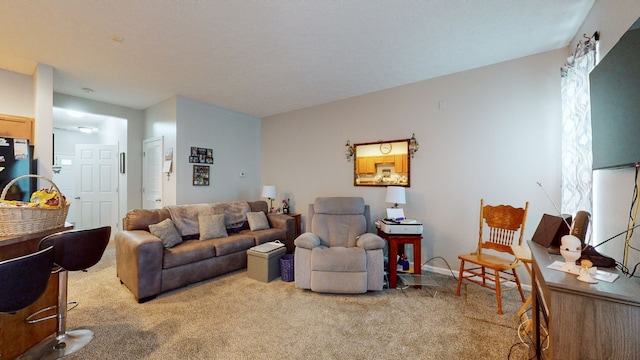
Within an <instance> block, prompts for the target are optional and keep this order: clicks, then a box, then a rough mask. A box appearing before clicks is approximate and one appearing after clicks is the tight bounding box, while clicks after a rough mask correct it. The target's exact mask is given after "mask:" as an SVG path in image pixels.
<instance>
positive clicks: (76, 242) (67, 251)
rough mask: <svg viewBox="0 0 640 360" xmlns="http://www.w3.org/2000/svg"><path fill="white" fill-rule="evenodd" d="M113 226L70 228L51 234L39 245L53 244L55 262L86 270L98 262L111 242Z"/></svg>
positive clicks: (68, 267)
mask: <svg viewBox="0 0 640 360" xmlns="http://www.w3.org/2000/svg"><path fill="white" fill-rule="evenodd" d="M110 235H111V227H110V226H104V227H100V228H95V229H87V230H68V231H62V232H59V233H55V234H52V235H49V236H47V237H45V238H44V239H42V240H41V241H40V245H39V247H40V248H41V249H42V248H45V247H48V246H53V248H54V249H55V263H56V265H58V266H60V267H61V268H63V269H65V270H67V271H78V270H85V269H88V268H90V267H92V266H93V265H95V264H97V263H98V261H100V259H101V258H102V254H104V250H105V249H106V247H107V245H108V244H109V236H110Z"/></svg>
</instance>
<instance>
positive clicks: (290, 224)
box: [267, 213, 296, 251]
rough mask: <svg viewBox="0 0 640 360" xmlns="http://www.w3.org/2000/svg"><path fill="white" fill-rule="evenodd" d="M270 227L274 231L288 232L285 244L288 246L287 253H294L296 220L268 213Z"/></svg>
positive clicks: (283, 215) (284, 215)
mask: <svg viewBox="0 0 640 360" xmlns="http://www.w3.org/2000/svg"><path fill="white" fill-rule="evenodd" d="M267 220H269V226H270V227H272V228H274V229H283V230H285V231H286V232H287V238H286V239H284V240H285V241H284V243H285V244H286V245H287V251H293V246H292V245H293V240H294V238H295V236H296V219H294V218H293V217H291V216H289V215H286V214H271V213H267Z"/></svg>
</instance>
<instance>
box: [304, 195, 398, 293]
mask: <svg viewBox="0 0 640 360" xmlns="http://www.w3.org/2000/svg"><path fill="white" fill-rule="evenodd" d="M308 224H309V229H310V232H306V233H304V234H302V235H300V236H298V237H297V238H296V239H295V241H294V243H295V245H296V250H295V257H294V272H295V284H296V287H297V288H301V289H311V290H312V291H317V292H327V293H348V294H358V293H365V292H367V291H368V290H374V291H380V290H382V286H383V282H384V261H383V249H384V247H385V244H386V242H385V240H384V239H382V238H381V237H379V236H378V235H376V234H373V233H368V232H367V230H368V229H369V206H368V205H365V204H364V199H363V198H360V197H319V198H317V199H316V200H315V202H314V203H313V204H309V214H308Z"/></svg>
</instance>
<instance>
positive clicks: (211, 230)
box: [198, 214, 227, 240]
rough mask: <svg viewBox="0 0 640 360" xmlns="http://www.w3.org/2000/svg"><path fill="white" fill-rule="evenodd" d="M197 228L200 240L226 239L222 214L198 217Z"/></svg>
mask: <svg viewBox="0 0 640 360" xmlns="http://www.w3.org/2000/svg"><path fill="white" fill-rule="evenodd" d="M198 227H199V228H200V240H209V239H217V238H223V237H227V228H225V226H224V214H211V215H199V216H198Z"/></svg>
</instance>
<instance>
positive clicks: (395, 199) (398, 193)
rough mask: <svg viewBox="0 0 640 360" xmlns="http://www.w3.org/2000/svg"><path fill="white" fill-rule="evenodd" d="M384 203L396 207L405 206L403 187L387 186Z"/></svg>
mask: <svg viewBox="0 0 640 360" xmlns="http://www.w3.org/2000/svg"><path fill="white" fill-rule="evenodd" d="M384 201H385V202H388V203H394V204H396V207H397V206H398V204H406V203H407V200H406V198H405V194H404V187H403V186H387V196H386V197H385V199H384Z"/></svg>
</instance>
